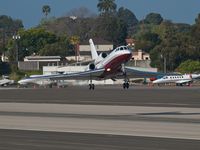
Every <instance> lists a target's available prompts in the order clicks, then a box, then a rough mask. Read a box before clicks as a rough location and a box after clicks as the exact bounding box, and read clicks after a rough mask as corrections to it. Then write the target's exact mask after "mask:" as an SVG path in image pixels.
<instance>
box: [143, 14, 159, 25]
mask: <svg viewBox="0 0 200 150" xmlns="http://www.w3.org/2000/svg"><path fill="white" fill-rule="evenodd" d="M162 21H163V18H162V16H161V15H160V14H157V13H150V14H148V15H147V16H146V18H145V19H144V23H147V24H155V25H158V24H160V23H161V22H162Z"/></svg>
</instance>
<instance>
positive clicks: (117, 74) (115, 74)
mask: <svg viewBox="0 0 200 150" xmlns="http://www.w3.org/2000/svg"><path fill="white" fill-rule="evenodd" d="M89 43H90V48H91V55H92V60H93V61H91V62H90V63H89V65H88V66H87V67H86V69H85V71H82V72H77V73H63V74H55V75H40V76H33V77H29V78H26V79H22V80H20V81H19V82H18V83H19V84H25V83H28V82H33V81H37V80H41V79H49V80H52V81H55V80H57V81H59V80H89V81H90V82H89V89H94V88H95V85H94V84H93V83H92V80H105V79H112V80H114V81H115V80H116V79H119V78H121V79H124V83H123V88H124V89H126V88H127V89H128V88H129V77H139V78H141V77H154V76H157V75H160V73H157V72H147V71H139V70H136V69H133V68H131V67H126V66H125V63H126V62H128V61H129V60H130V59H131V57H132V51H131V50H130V49H129V48H128V47H127V46H120V47H117V48H116V49H114V50H113V51H112V52H111V53H110V54H108V55H107V54H106V53H100V54H99V55H98V54H97V51H96V48H95V46H94V43H93V41H92V39H90V40H89Z"/></svg>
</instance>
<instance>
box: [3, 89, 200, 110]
mask: <svg viewBox="0 0 200 150" xmlns="http://www.w3.org/2000/svg"><path fill="white" fill-rule="evenodd" d="M0 95H1V96H0V102H16V103H58V104H86V105H90V104H91V105H126V106H130V105H132V106H169V107H172V106H173V107H196V108H200V100H199V99H200V87H148V86H147V87H140V86H139V87H136V86H135V87H134V86H131V87H130V89H128V90H124V89H122V87H121V86H118V85H116V86H96V89H95V90H94V91H90V90H88V87H87V86H73V87H67V88H64V89H59V88H53V89H44V88H39V89H37V88H36V89H0Z"/></svg>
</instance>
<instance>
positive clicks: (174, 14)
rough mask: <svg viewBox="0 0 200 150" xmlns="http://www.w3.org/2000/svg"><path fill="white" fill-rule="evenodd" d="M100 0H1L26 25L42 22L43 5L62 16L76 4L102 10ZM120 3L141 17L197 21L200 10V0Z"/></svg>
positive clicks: (1, 7) (5, 11) (2, 10)
mask: <svg viewBox="0 0 200 150" xmlns="http://www.w3.org/2000/svg"><path fill="white" fill-rule="evenodd" d="M97 3H98V0H0V15H8V16H11V17H12V18H14V19H21V20H22V21H23V24H24V26H25V28H31V27H34V26H36V25H38V24H39V22H40V20H41V18H42V17H43V16H44V15H43V13H42V6H43V5H50V7H51V13H50V15H49V16H54V17H61V16H64V15H65V14H66V13H67V12H68V11H70V10H71V9H73V8H79V7H86V8H88V9H89V10H91V11H92V12H94V13H98V9H97ZM115 3H116V4H117V7H118V8H119V7H122V6H123V7H125V8H128V9H130V10H131V11H132V12H133V13H134V14H135V15H136V17H137V18H138V19H139V20H141V19H143V18H145V16H146V15H147V14H148V13H151V12H155V13H160V14H161V15H162V17H163V18H164V19H169V20H171V21H173V22H177V23H188V24H193V23H194V22H195V18H196V17H197V15H198V14H199V13H200V0H115Z"/></svg>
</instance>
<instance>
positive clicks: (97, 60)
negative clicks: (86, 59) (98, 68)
mask: <svg viewBox="0 0 200 150" xmlns="http://www.w3.org/2000/svg"><path fill="white" fill-rule="evenodd" d="M106 57H107V54H106V53H104V52H103V53H101V54H100V55H99V56H98V57H97V59H96V60H95V63H99V62H100V61H102V60H103V59H104V58H106Z"/></svg>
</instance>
